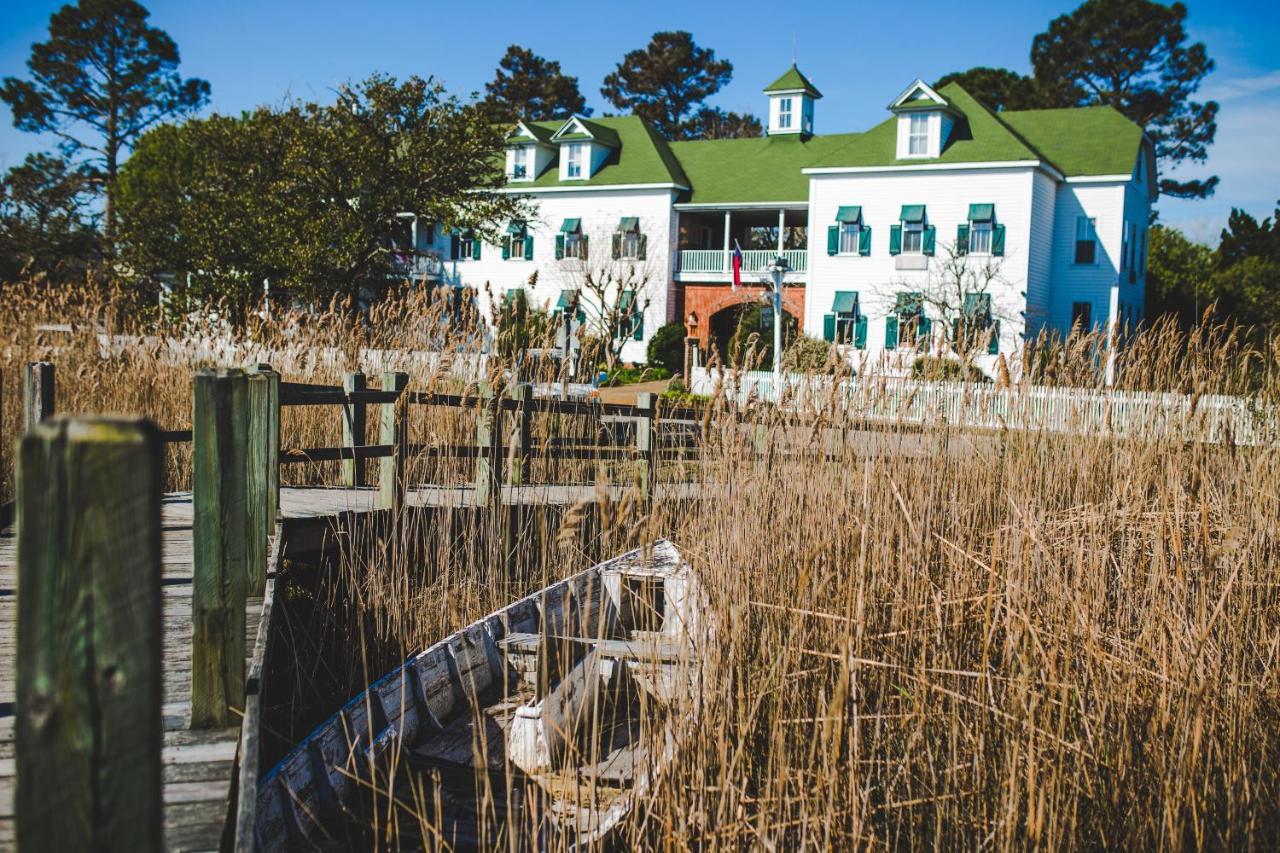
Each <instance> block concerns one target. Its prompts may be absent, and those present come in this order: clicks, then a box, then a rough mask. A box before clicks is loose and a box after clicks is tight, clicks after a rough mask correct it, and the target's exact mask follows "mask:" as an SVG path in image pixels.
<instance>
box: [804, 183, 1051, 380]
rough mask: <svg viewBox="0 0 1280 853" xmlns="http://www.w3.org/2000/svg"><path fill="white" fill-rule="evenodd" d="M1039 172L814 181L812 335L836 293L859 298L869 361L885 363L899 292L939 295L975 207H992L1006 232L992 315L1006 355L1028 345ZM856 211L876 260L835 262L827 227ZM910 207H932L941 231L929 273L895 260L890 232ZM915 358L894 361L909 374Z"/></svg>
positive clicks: (838, 258)
mask: <svg viewBox="0 0 1280 853" xmlns="http://www.w3.org/2000/svg"><path fill="white" fill-rule="evenodd" d="M1033 171H1034V170H1033V169H1032V168H1031V167H1027V168H1019V169H965V170H956V171H951V172H941V171H938V172H935V171H923V172H881V173H865V174H851V175H814V176H812V178H811V180H810V182H809V220H810V229H809V283H808V287H807V291H806V297H805V331H806V332H807V333H808V334H810V335H813V336H815V337H820V336H821V335H822V331H823V330H822V318H823V315H825V314H827V313H830V311H831V305H832V302H833V300H834V298H835V292H836V291H837V290H855V291H857V292H858V294H859V302H860V304H861V309H862V313H863V314H865V315H866V316H867V317H868V322H867V353H868V354H870V355H871V356H873V357H875V356H877V354H878V353H880V352H881V351H882V350H883V348H884V335H885V317H886V316H887V315H888V314H889V312H890V311H891V309H892V307H893V304H894V300H895V297H896V294H897V292H898V291H911V290H926V291H927V290H930V289H936V288H937V282H939V281H940V278H939V272H940V269H941V263H940V262H941V260H942V259H943V258H945V257H946V247H947V246H950V245H954V243H955V240H956V227H957V226H958V225H959V224H961V223H963V222H966V221H967V220H968V214H969V205H970V204H983V203H989V204H994V205H995V207H996V220H997V222H999V223H1000V224H1002V225H1004V226H1005V253H1004V258H1003V260H1002V261H1001V262H1000V276H999V278H1000V281H999V283H997V284H995V285H993V287H992V288H991V290H990V293H991V299H992V308H993V312H994V313H995V314H996V315H997V316H998V317H999V318H1000V321H1001V322H1000V325H1001V344H1000V351H1001V352H1004V353H1008V352H1010V351H1012V350H1013V349H1014V348H1015V347H1016V346H1017V344H1018V343H1019V342H1020V340H1021V334H1022V312H1023V311H1024V310H1025V308H1026V302H1025V299H1024V297H1023V295H1022V294H1023V293H1024V292H1026V290H1027V277H1028V258H1029V242H1030V240H1031V233H1032V223H1031V216H1032V195H1033V194H1032V184H1033V177H1032V176H1033ZM851 204H857V205H861V206H862V219H863V224H864V225H866V226H870V228H871V254H870V255H869V256H867V257H855V256H846V255H835V256H831V255H828V254H827V226H829V225H832V224H834V223H835V215H836V210H837V209H838V208H839V207H840V206H842V205H851ZM904 204H923V205H925V206H926V216H927V217H928V222H929V224H931V225H934V226H936V227H937V249H936V254H935V255H934V257H933V258H932V259H931V260H930V261H929V269H927V270H924V271H906V270H899V269H897V268H896V262H895V260H896V259H895V257H894V256H892V255H890V254H889V227H890V226H891V225H894V224H896V223H897V222H898V217H899V215H900V213H901V210H902V206H903V205H904ZM931 283H932V285H933V286H932V288H931V286H930V284H931ZM929 313H930V315H931V316H933V312H932V311H930V312H929ZM934 319H935V320H936V319H937V318H936V317H934ZM934 331H935V333H938V334H941V333H942V329H941V326H940V325H935V329H934ZM913 355H914V354H913V353H911V352H910V351H904V350H903V349H902V348H899V349H898V350H897V351H896V352H895V355H894V357H893V358H892V359H890V361H892V362H896V363H898V364H900V365H901V366H906V365H909V364H910V360H911V358H912V357H913Z"/></svg>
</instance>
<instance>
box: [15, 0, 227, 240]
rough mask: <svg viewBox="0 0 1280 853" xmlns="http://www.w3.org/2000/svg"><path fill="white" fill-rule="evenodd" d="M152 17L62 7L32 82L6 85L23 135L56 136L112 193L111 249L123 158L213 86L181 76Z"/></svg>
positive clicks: (99, 3) (90, 6) (100, 1)
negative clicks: (150, 21)
mask: <svg viewBox="0 0 1280 853" xmlns="http://www.w3.org/2000/svg"><path fill="white" fill-rule="evenodd" d="M149 15H150V13H149V12H147V10H146V9H144V8H143V7H142V6H141V5H139V4H138V3H135V2H133V0H79V2H77V3H76V4H74V5H66V6H63V7H62V8H61V9H59V10H58V11H57V12H55V13H54V14H53V16H52V17H51V18H50V19H49V40H48V41H45V42H40V43H37V44H35V45H32V47H31V57H30V59H28V60H27V68H28V70H29V71H30V72H31V79H30V80H21V79H18V78H16V77H6V78H5V80H4V83H3V85H0V99H3V100H4V101H5V103H7V104H8V105H9V107H10V109H12V111H13V123H14V125H15V126H16V127H17V128H18V129H19V130H24V131H30V132H35V133H41V132H48V133H53V134H55V135H56V136H57V137H58V138H59V139H60V140H61V141H62V147H63V153H64V154H66V155H67V156H69V157H79V156H86V155H87V158H88V159H87V162H88V163H89V165H91V166H92V167H93V168H94V169H95V170H96V172H97V176H98V178H99V179H100V181H101V184H102V186H103V187H104V188H105V190H106V207H105V214H104V226H105V230H106V242H107V248H108V249H110V246H111V242H112V238H113V233H114V224H115V213H114V209H113V204H112V202H113V197H112V196H113V189H114V183H115V178H116V172H117V170H118V168H119V164H120V161H121V159H122V154H123V153H124V152H126V151H127V150H128V149H129V148H130V147H131V146H132V145H133V144H134V142H136V140H137V139H138V138H139V137H140V136H141V135H142V134H143V133H144V132H146V130H147V129H148V128H149V127H151V126H152V125H155V124H157V123H159V122H161V121H164V120H166V119H169V118H173V117H175V116H181V115H186V114H189V113H191V112H194V111H196V110H198V109H200V108H201V107H202V106H204V104H205V102H206V101H207V100H208V98H209V84H208V83H207V82H205V81H204V80H199V79H196V78H188V79H185V80H184V79H183V78H182V77H181V76H180V75H179V74H178V62H179V57H178V47H177V45H176V44H174V42H173V39H171V38H170V37H169V35H168V34H167V33H165V32H164V31H163V30H159V29H156V28H155V27H152V26H149V25H148V24H147V18H148V17H149Z"/></svg>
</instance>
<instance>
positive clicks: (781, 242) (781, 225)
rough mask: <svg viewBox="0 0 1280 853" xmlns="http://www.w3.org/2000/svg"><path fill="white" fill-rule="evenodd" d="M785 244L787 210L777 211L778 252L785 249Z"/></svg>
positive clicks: (780, 252)
mask: <svg viewBox="0 0 1280 853" xmlns="http://www.w3.org/2000/svg"><path fill="white" fill-rule="evenodd" d="M786 245H787V211H786V210H785V209H784V210H779V211H778V254H779V255H781V254H782V253H783V251H785V249H786Z"/></svg>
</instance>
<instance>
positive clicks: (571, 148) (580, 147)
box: [565, 142, 587, 178]
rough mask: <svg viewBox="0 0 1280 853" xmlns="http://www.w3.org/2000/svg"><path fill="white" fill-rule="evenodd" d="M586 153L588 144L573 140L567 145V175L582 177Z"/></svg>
mask: <svg viewBox="0 0 1280 853" xmlns="http://www.w3.org/2000/svg"><path fill="white" fill-rule="evenodd" d="M586 153H587V146H586V145H584V144H582V143H581V142H571V143H569V144H568V145H566V146H565V157H566V158H567V166H566V168H565V176H566V177H569V178H581V177H582V162H583V160H584V159H585V158H586Z"/></svg>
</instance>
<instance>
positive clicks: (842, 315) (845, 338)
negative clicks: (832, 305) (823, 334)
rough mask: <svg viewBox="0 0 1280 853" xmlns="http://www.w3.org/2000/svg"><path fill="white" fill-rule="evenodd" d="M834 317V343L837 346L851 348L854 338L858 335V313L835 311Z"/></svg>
mask: <svg viewBox="0 0 1280 853" xmlns="http://www.w3.org/2000/svg"><path fill="white" fill-rule="evenodd" d="M835 317H836V321H835V322H836V329H835V332H836V335H835V337H836V339H835V341H834V343H835V344H836V345H837V346H847V347H851V346H853V339H854V336H855V335H857V333H858V312H857V311H837V312H836V315H835Z"/></svg>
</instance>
